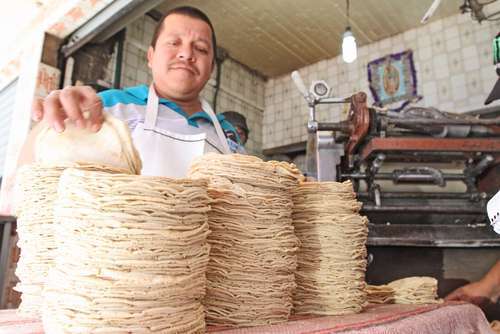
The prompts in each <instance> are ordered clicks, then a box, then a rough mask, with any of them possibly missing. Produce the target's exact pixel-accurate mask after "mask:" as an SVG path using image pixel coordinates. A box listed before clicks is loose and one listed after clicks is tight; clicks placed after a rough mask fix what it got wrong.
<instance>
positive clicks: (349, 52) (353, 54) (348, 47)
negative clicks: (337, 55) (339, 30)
mask: <svg viewBox="0 0 500 334" xmlns="http://www.w3.org/2000/svg"><path fill="white" fill-rule="evenodd" d="M357 57H358V49H357V47H356V39H355V38H354V35H353V34H352V31H351V28H350V27H347V28H346V30H345V32H344V36H343V38H342V59H343V60H344V61H345V62H346V63H352V62H353V61H355V60H356V58H357Z"/></svg>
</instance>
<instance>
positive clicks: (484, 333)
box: [0, 302, 493, 334]
mask: <svg viewBox="0 0 500 334" xmlns="http://www.w3.org/2000/svg"><path fill="white" fill-rule="evenodd" d="M208 332H209V333H210V334H216V333H221V334H330V333H345V334H347V333H349V334H354V333H356V334H396V333H404V334H431V333H432V334H434V333H440V334H447V333H449V334H455V333H471V334H472V333H474V334H490V333H493V332H492V331H491V329H490V326H489V324H488V321H487V320H486V318H485V316H484V314H483V312H482V311H481V310H480V309H479V308H478V307H476V306H474V305H471V304H465V303H456V302H453V303H444V304H432V305H394V304H392V305H373V306H369V307H367V308H366V310H365V311H364V312H362V313H360V314H351V315H343V316H326V317H294V318H292V319H291V320H290V321H288V322H286V323H282V324H277V325H269V326H258V327H251V328H238V329H224V328H215V327H211V328H209V329H208ZM0 334H44V332H43V327H42V324H41V322H40V321H39V320H34V319H27V318H23V317H20V316H19V315H17V313H16V310H2V311H0ZM46 334H50V333H46Z"/></svg>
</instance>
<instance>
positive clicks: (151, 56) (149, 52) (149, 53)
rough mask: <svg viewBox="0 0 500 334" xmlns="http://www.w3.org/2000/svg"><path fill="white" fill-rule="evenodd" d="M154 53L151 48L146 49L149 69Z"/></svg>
mask: <svg viewBox="0 0 500 334" xmlns="http://www.w3.org/2000/svg"><path fill="white" fill-rule="evenodd" d="M154 53H155V49H153V47H152V46H150V47H149V49H148V67H149V68H151V66H152V62H153V56H154Z"/></svg>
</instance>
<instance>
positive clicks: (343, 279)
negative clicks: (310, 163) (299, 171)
mask: <svg viewBox="0 0 500 334" xmlns="http://www.w3.org/2000/svg"><path fill="white" fill-rule="evenodd" d="M293 201H294V209H293V223H294V226H295V233H296V234H297V237H298V238H299V240H300V244H301V246H300V249H299V252H298V268H297V273H296V281H297V290H296V293H295V296H294V311H295V313H297V314H324V315H336V314H347V313H356V312H360V311H361V310H362V307H363V305H364V303H365V300H366V293H365V271H366V240H367V236H368V228H367V224H368V220H367V218H366V217H363V216H361V215H360V214H359V210H360V208H361V204H360V203H359V202H357V201H356V195H355V193H354V192H353V188H352V184H351V183H350V182H344V183H337V182H303V183H301V184H300V185H299V186H298V187H297V188H296V189H295V190H294V191H293Z"/></svg>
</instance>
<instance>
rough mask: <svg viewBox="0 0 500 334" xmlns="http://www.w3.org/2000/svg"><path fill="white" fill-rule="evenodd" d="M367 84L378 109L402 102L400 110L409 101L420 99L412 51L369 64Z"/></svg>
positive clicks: (385, 57) (392, 55)
mask: <svg viewBox="0 0 500 334" xmlns="http://www.w3.org/2000/svg"><path fill="white" fill-rule="evenodd" d="M368 82H369V84H370V91H371V92H372V95H373V99H374V101H375V105H377V106H380V107H383V106H387V105H390V104H393V103H396V102H401V101H403V105H402V106H401V107H400V108H399V109H401V108H402V107H404V106H405V105H406V104H407V103H409V102H410V101H413V100H416V99H419V98H420V97H419V96H418V94H417V76H416V72H415V64H414V63H413V52H412V50H407V51H404V52H401V53H396V54H390V55H387V56H384V57H382V58H378V59H375V60H373V61H371V62H369V63H368Z"/></svg>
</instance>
